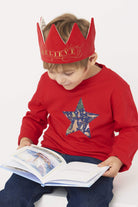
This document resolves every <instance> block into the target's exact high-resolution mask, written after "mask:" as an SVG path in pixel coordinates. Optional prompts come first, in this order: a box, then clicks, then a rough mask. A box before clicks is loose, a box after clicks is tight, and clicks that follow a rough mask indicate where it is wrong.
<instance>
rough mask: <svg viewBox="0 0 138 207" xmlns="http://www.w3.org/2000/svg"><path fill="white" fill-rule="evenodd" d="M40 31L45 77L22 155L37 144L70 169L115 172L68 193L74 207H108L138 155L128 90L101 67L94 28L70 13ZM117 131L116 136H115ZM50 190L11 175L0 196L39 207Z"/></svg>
mask: <svg viewBox="0 0 138 207" xmlns="http://www.w3.org/2000/svg"><path fill="white" fill-rule="evenodd" d="M41 28H42V30H43V31H42V32H41V29H40V27H39V24H38V25H37V29H38V40H39V46H40V53H41V58H42V60H43V65H44V68H46V69H47V70H48V72H46V73H44V74H43V75H42V77H41V79H40V81H39V84H38V87H37V90H36V93H35V94H34V96H33V98H32V100H31V101H30V102H29V109H30V110H29V111H28V112H27V113H26V115H25V116H24V118H23V121H22V127H21V132H20V136H19V148H21V147H24V146H26V145H31V144H32V143H33V144H37V143H38V139H39V137H40V136H41V134H42V132H43V130H44V129H46V127H47V126H48V128H47V130H46V131H45V133H44V135H43V141H42V143H41V144H42V146H43V147H47V148H50V149H52V150H55V151H57V152H58V153H60V154H61V155H62V156H63V157H64V159H65V160H66V161H67V162H70V161H83V162H91V163H96V164H99V166H104V165H109V166H110V169H109V170H108V171H107V172H106V173H105V174H104V176H103V177H101V178H100V179H99V180H98V181H97V182H96V183H95V184H94V185H92V186H91V187H90V188H71V187H70V188H66V190H67V193H68V194H67V199H68V205H67V206H68V207H76V206H77V207H108V206H109V203H110V201H111V200H112V197H113V193H112V188H113V187H112V184H113V178H114V177H115V176H116V175H117V173H118V172H119V171H120V172H121V171H125V170H128V169H129V167H130V165H131V161H132V159H133V156H134V154H135V152H136V150H137V148H138V136H137V135H138V116H137V110H136V107H135V104H134V101H133V98H132V95H131V92H130V88H129V85H128V84H127V83H126V82H125V81H124V80H123V79H122V78H121V77H119V76H118V75H117V74H116V73H114V72H113V71H111V70H110V69H108V68H106V66H104V65H102V64H98V63H97V62H96V60H97V54H96V53H95V47H94V39H95V28H94V21H93V19H92V20H91V24H90V23H89V22H87V21H86V20H84V19H77V18H76V17H75V16H73V15H71V14H65V15H62V16H60V17H58V18H56V19H54V20H53V21H52V22H50V23H49V24H48V25H46V26H45V25H44V22H43V21H42V25H41ZM115 131H116V132H118V133H119V134H118V135H117V136H115V135H114V132H115ZM52 190H53V188H52V187H44V188H43V187H41V186H40V185H39V184H37V183H34V182H32V181H30V180H28V179H25V178H22V177H20V176H17V175H13V176H12V177H11V178H10V179H9V181H8V182H7V184H6V186H5V189H4V190H3V191H1V192H0V206H3V207H7V206H9V207H21V206H22V207H33V206H34V202H35V201H37V200H38V199H39V198H40V197H41V196H42V195H43V194H44V193H50V192H52Z"/></svg>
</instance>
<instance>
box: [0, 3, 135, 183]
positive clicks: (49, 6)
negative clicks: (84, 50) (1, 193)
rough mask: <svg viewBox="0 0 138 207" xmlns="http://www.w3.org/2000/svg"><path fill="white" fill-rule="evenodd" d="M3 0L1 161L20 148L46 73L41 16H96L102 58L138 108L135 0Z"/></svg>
mask: <svg viewBox="0 0 138 207" xmlns="http://www.w3.org/2000/svg"><path fill="white" fill-rule="evenodd" d="M1 2H2V3H0V161H3V159H4V157H7V156H8V155H9V154H11V153H12V152H14V150H15V149H16V147H17V138H18V134H19V130H20V125H21V120H22V117H23V115H24V114H25V112H26V110H27V104H28V101H29V100H30V98H31V97H32V95H33V93H34V91H35V89H36V86H37V83H38V80H39V78H40V76H41V74H42V73H43V72H44V69H43V67H42V62H41V59H40V53H39V48H38V42H37V32H36V22H37V21H39V19H40V17H41V16H43V17H44V18H45V21H46V23H47V22H49V21H50V20H52V19H53V18H55V17H56V16H58V15H60V14H63V13H73V14H75V15H76V16H77V17H80V18H86V19H87V20H89V21H90V19H91V17H94V19H95V26H96V43H95V45H96V52H97V53H98V62H99V63H103V64H105V65H106V66H108V67H110V68H111V69H112V70H114V71H116V72H117V73H118V74H119V75H121V76H122V77H123V78H124V79H125V80H126V81H127V82H128V83H129V84H130V86H131V90H132V94H133V96H134V100H135V103H136V106H137V107H138V93H137V91H138V73H137V70H138V67H137V60H138V22H137V20H138V12H137V10H138V6H137V0H85V1H84V0H83V1H80V0H68V1H67V0H66V1H65V0H58V1H56V0H55V1H54V0H50V1H48V0H24V1H20V0H12V1H10V0H4V1H1ZM128 118H129V117H128ZM137 161H138V155H137V154H136V156H135V159H134V162H133V165H132V168H131V170H130V171H133V170H134V169H135V168H136V169H138V164H137ZM134 172H135V171H134ZM0 174H2V176H3V179H5V180H6V179H7V174H6V173H5V171H4V172H3V171H1V172H0ZM0 177H1V176H0ZM128 178H129V176H128ZM0 179H1V178H0ZM118 184H119V183H118ZM0 185H1V186H2V185H3V184H0Z"/></svg>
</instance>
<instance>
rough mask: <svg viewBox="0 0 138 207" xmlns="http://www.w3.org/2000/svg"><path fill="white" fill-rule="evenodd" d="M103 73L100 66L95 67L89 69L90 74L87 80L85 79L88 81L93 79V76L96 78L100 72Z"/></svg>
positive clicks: (88, 73) (87, 75)
mask: <svg viewBox="0 0 138 207" xmlns="http://www.w3.org/2000/svg"><path fill="white" fill-rule="evenodd" d="M100 71H101V68H100V67H99V66H98V65H96V64H95V65H93V66H91V67H90V68H89V69H88V72H87V74H86V78H85V79H88V78H91V77H93V76H95V75H96V74H98V73H99V72H100Z"/></svg>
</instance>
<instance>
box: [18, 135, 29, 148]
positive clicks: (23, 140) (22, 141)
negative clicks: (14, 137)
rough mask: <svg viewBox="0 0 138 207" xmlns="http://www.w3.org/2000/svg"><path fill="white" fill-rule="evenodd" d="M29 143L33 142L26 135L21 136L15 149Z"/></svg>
mask: <svg viewBox="0 0 138 207" xmlns="http://www.w3.org/2000/svg"><path fill="white" fill-rule="evenodd" d="M31 144H33V142H32V140H30V139H28V138H27V137H23V138H22V139H21V141H20V145H19V146H18V148H17V149H20V148H22V147H25V146H30V145H31Z"/></svg>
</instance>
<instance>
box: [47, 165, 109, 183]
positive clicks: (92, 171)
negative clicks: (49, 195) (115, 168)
mask: <svg viewBox="0 0 138 207" xmlns="http://www.w3.org/2000/svg"><path fill="white" fill-rule="evenodd" d="M108 168H109V167H108V166H106V167H98V166H97V165H96V164H92V163H84V162H70V163H68V164H65V165H63V166H61V167H60V168H59V169H57V171H56V174H54V175H52V174H51V175H49V176H48V177H47V178H46V180H47V182H48V181H49V183H50V182H51V183H56V182H57V183H58V184H59V183H60V184H61V185H63V184H64V186H66V185H71V186H73V184H77V186H79V185H80V186H85V184H86V186H88V183H90V184H89V186H90V185H91V184H92V183H93V182H92V180H93V181H94V182H95V181H96V180H97V179H98V178H99V177H100V176H101V175H102V174H103V173H104V172H105V171H106V170H107V169H108ZM54 185H55V184H54Z"/></svg>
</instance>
